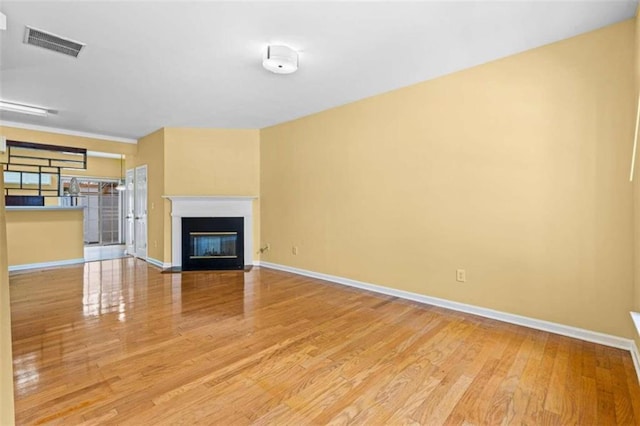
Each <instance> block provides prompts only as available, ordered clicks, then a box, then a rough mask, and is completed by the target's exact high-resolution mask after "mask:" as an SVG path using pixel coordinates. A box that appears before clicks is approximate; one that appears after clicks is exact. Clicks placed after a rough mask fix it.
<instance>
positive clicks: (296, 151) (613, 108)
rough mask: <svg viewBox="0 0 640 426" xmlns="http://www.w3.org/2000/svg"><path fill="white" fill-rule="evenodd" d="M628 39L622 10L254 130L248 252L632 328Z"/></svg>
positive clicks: (556, 317) (524, 311) (599, 326)
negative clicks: (255, 182)
mask: <svg viewBox="0 0 640 426" xmlns="http://www.w3.org/2000/svg"><path fill="white" fill-rule="evenodd" d="M633 40H634V23H633V21H631V20H629V21H626V22H623V23H621V24H618V25H614V26H611V27H607V28H604V29H602V30H599V31H595V32H591V33H588V34H585V35H582V36H579V37H576V38H572V39H569V40H565V41H562V42H559V43H555V44H552V45H548V46H545V47H542V48H539V49H535V50H532V51H528V52H525V53H522V54H519V55H515V56H511V57H508V58H505V59H502V60H499V61H495V62H492V63H488V64H485V65H482V66H479V67H475V68H473V69H469V70H465V71H461V72H458V73H455V74H452V75H448V76H445V77H442V78H438V79H435V80H432V81H427V82H424V83H421V84H418V85H414V86H411V87H408V88H404V89H401V90H396V91H393V92H390V93H387V94H383V95H379V96H375V97H372V98H369V99H366V100H363V101H359V102H355V103H353V104H349V105H346V106H343V107H340V108H335V109H332V110H329V111H325V112H322V113H319V114H316V115H313V116H309V117H306V118H302V119H299V120H296V121H292V122H289V123H285V124H282V125H278V126H274V127H271V128H267V129H263V130H262V131H261V208H262V242H263V244H266V243H270V244H271V247H272V248H271V250H270V251H269V252H267V253H265V254H263V257H262V259H263V260H265V261H268V262H275V263H279V264H284V265H290V266H294V267H299V268H303V269H307V270H312V271H318V272H323V273H328V274H333V275H338V276H342V277H347V278H352V279H356V280H361V281H365V282H369V283H374V284H378V285H382V286H386V287H391V288H396V289H401V290H407V291H411V292H415V293H420V294H425V295H429V296H435V297H441V298H445V299H449V300H454V301H459V302H463V303H470V304H474V305H479V306H485V307H488V308H493V309H497V310H501V311H506V312H511V313H515V314H521V315H525V316H529V317H534V318H540V319H543V320H548V321H553V322H558V323H562V324H568V325H572V326H577V327H582V328H586V329H590V330H595V331H600V332H604V333H610V334H614V335H619V336H624V337H631V336H632V335H633V332H632V328H631V322H630V320H629V314H628V311H629V310H630V308H631V295H632V293H633V273H634V269H633V217H632V202H633V199H632V188H631V185H630V184H629V182H628V176H627V173H628V159H629V153H630V141H631V138H632V134H633V110H634V103H635V100H634V94H633V92H634V90H633V89H634V71H633V67H634V46H633ZM294 245H295V246H298V247H299V253H298V255H297V256H294V255H293V254H292V246H294ZM457 268H464V269H466V272H467V282H466V283H464V284H462V283H457V282H456V281H455V276H456V274H455V271H456V269H457Z"/></svg>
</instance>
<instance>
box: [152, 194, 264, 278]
mask: <svg viewBox="0 0 640 426" xmlns="http://www.w3.org/2000/svg"><path fill="white" fill-rule="evenodd" d="M162 198H167V199H169V200H171V266H173V267H180V266H182V218H183V217H243V218H244V263H245V265H251V264H253V200H255V199H257V198H258V197H256V196H244V195H223V196H216V195H202V196H195V195H163V196H162Z"/></svg>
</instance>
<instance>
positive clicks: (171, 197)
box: [161, 195, 258, 202]
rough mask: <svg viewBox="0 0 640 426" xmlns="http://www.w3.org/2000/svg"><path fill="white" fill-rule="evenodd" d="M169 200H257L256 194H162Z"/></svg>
mask: <svg viewBox="0 0 640 426" xmlns="http://www.w3.org/2000/svg"><path fill="white" fill-rule="evenodd" d="M161 197H162V198H167V199H169V200H171V201H178V202H182V201H189V202H207V201H245V200H257V199H258V196H257V195H162V196H161Z"/></svg>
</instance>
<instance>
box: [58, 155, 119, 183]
mask: <svg viewBox="0 0 640 426" xmlns="http://www.w3.org/2000/svg"><path fill="white" fill-rule="evenodd" d="M121 170H122V171H121ZM123 170H124V163H123V165H122V167H121V166H120V160H119V159H117V158H103V157H87V169H86V170H71V169H65V170H63V171H62V174H63V175H67V176H89V177H99V178H113V179H120V178H121V177H122V175H124V172H123Z"/></svg>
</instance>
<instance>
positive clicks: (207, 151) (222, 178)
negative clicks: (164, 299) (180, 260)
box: [164, 128, 260, 262]
mask: <svg viewBox="0 0 640 426" xmlns="http://www.w3.org/2000/svg"><path fill="white" fill-rule="evenodd" d="M164 142H165V158H166V161H165V176H164V179H165V180H164V182H165V183H164V185H165V194H166V195H247V196H258V194H259V193H260V132H259V131H258V130H235V129H194V128H165V129H164ZM170 213H171V206H170V202H169V203H168V205H167V210H166V216H165V230H166V234H167V235H166V236H165V241H164V244H165V250H164V256H165V257H164V261H165V262H171V217H170ZM253 222H254V226H253V240H254V248H255V253H254V259H255V260H257V259H259V258H260V256H259V253H258V249H259V247H260V200H259V199H257V200H256V201H254V204H253Z"/></svg>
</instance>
